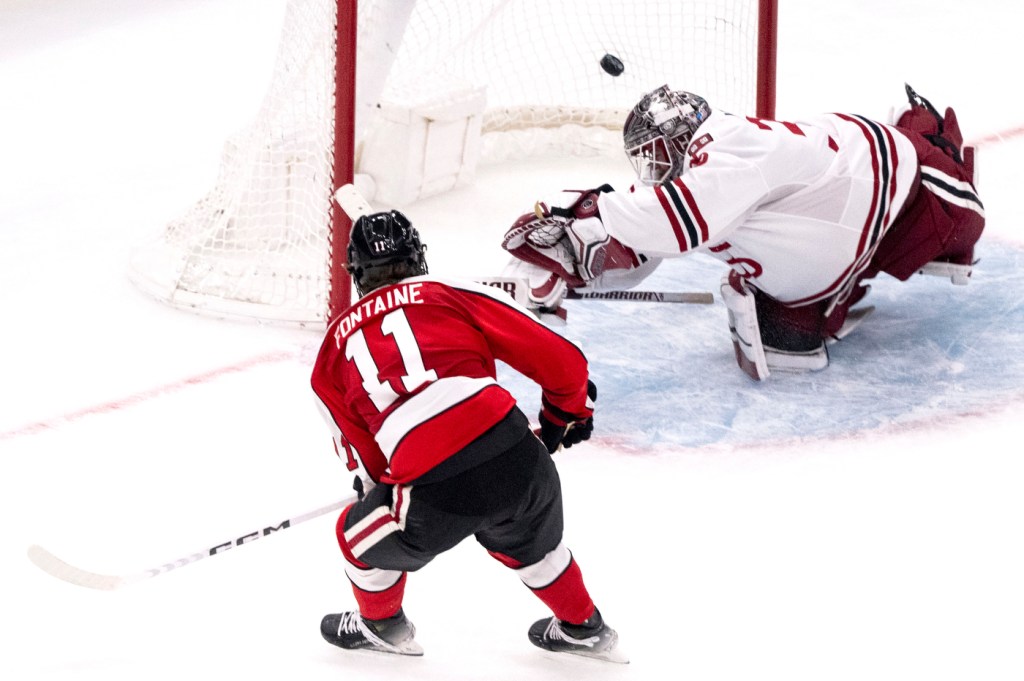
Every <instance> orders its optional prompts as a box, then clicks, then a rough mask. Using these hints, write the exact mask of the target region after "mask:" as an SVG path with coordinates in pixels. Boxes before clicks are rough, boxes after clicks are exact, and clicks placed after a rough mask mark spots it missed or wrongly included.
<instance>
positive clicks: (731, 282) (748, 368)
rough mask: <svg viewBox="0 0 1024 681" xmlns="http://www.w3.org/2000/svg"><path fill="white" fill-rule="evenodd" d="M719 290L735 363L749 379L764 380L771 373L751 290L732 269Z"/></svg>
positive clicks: (723, 279)
mask: <svg viewBox="0 0 1024 681" xmlns="http://www.w3.org/2000/svg"><path fill="white" fill-rule="evenodd" d="M721 292H722V300H723V301H725V307H726V309H727V310H728V311H729V333H730V334H731V335H732V345H733V349H734V350H735V352H736V363H737V364H739V367H740V369H742V370H743V372H744V373H745V374H747V375H748V376H750V377H751V378H752V379H754V380H755V381H763V380H765V379H767V378H768V376H769V375H770V373H769V371H768V361H767V359H766V358H765V353H764V346H763V345H762V343H761V329H760V327H759V325H758V323H757V306H756V304H755V302H754V293H753V291H752V290H751V289H750V287H748V286H747V285H746V284H744V283H743V281H742V280H741V279H740V278H739V276H737V275H736V273H735V271H733V272H730V273H729V275H727V276H725V277H723V278H722V287H721Z"/></svg>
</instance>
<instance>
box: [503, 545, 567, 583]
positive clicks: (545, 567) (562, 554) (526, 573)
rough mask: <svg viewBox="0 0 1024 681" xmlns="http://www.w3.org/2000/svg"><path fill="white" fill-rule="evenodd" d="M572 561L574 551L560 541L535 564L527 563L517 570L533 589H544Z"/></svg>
mask: <svg viewBox="0 0 1024 681" xmlns="http://www.w3.org/2000/svg"><path fill="white" fill-rule="evenodd" d="M570 562H572V553H570V552H569V549H568V548H566V546H565V544H563V543H561V542H559V543H558V546H556V547H555V548H553V549H551V550H550V551H548V554H547V555H546V556H544V557H543V558H541V559H540V560H539V561H537V562H536V563H534V564H533V565H526V566H524V567H521V568H519V569H518V570H516V574H518V575H519V579H521V580H523V584H525V585H526V586H528V587H530V588H531V589H543V588H544V587H546V586H548V585H550V584H551V583H552V582H553V581H555V580H556V579H558V577H559V576H560V575H561V574H562V573H563V572H565V569H566V568H567V567H569V563H570Z"/></svg>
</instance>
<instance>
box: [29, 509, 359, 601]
mask: <svg viewBox="0 0 1024 681" xmlns="http://www.w3.org/2000/svg"><path fill="white" fill-rule="evenodd" d="M355 500H356V496H355V495H352V496H350V497H347V498H345V499H342V500H341V501H335V502H334V503H331V504H328V505H327V506H321V507H320V508H318V509H315V510H312V511H308V512H306V513H303V514H302V515H298V516H295V517H294V518H286V519H285V520H282V521H281V522H280V523H278V524H277V525H269V526H266V527H263V528H258V529H256V530H253V531H252V532H247V533H245V534H243V535H241V536H238V537H235V538H233V539H229V540H228V541H225V542H221V543H219V544H215V545H213V546H211V547H210V548H207V549H203V550H202V551H196V552H195V553H190V554H189V555H187V556H182V557H181V558H177V559H175V560H172V561H170V562H168V563H164V564H163V565H160V566H158V567H154V568H150V569H148V570H143V571H142V572H136V573H134V574H129V575H101V574H98V573H96V572H89V571H88V570H83V569H82V568H80V567H75V566H74V565H72V564H70V563H67V562H65V561H63V560H61V559H60V558H58V557H57V556H55V555H53V554H52V553H50V552H49V551H47V550H46V549H44V548H43V547H42V546H38V545H36V544H33V545H32V546H30V547H28V559H29V560H30V561H32V563H33V564H35V566H36V567H38V568H39V569H40V570H42V571H43V572H45V573H47V574H49V575H51V576H53V577H56V578H57V579H62V580H64V581H65V582H70V583H71V584H75V585H77V586H84V587H88V588H90V589H99V590H100V591H113V590H114V589H120V588H122V587H125V586H128V585H129V584H134V583H135V582H141V581H142V580H144V579H149V578H151V577H157V576H159V575H162V574H165V573H167V572H170V571H171V570H177V569H178V568H180V567H185V566H186V565H191V564H192V563H195V562H196V561H199V560H202V559H203V558H209V557H210V556H219V555H220V554H222V553H224V552H225V551H227V550H229V549H231V548H234V547H236V546H242V545H243V544H248V543H250V542H253V541H256V540H257V539H259V538H260V537H266V536H267V535H269V534H272V533H274V532H280V531H281V530H286V529H288V528H289V527H293V526H295V525H298V524H299V523H303V522H306V521H307V520H312V519H313V518H318V517H320V516H322V515H326V514H327V513H330V512H331V511H337V510H340V509H342V508H344V507H345V506H348V505H349V504H351V503H352V502H354V501H355Z"/></svg>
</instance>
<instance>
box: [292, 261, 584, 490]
mask: <svg viewBox="0 0 1024 681" xmlns="http://www.w3.org/2000/svg"><path fill="white" fill-rule="evenodd" d="M496 360H500V361H502V362H504V363H505V364H507V365H509V366H510V367H512V368H513V369H515V370H516V371H519V372H520V373H522V374H523V375H525V376H527V377H529V378H531V379H533V380H534V381H535V382H536V383H538V384H539V385H540V386H541V388H542V389H543V394H544V397H545V398H546V399H547V400H548V401H549V402H551V403H552V404H553V405H554V406H556V407H558V408H560V409H562V410H564V411H566V412H569V413H571V414H575V415H578V416H580V417H581V418H585V417H588V416H590V413H591V411H590V409H589V408H588V407H587V406H586V401H587V360H586V358H585V357H584V355H583V353H582V352H581V350H580V349H579V348H578V347H577V346H576V345H574V344H573V343H571V342H570V341H568V340H566V339H565V338H563V337H562V336H559V335H558V334H557V333H555V332H554V331H552V330H550V329H548V328H547V327H546V326H544V325H543V324H541V323H540V322H538V321H537V320H536V318H535V317H534V316H533V315H532V314H530V312H528V311H527V310H526V309H524V308H522V307H521V306H519V305H518V304H517V303H515V302H514V301H513V300H512V299H511V298H510V297H509V296H508V295H507V294H506V293H504V292H503V291H501V290H499V289H496V288H493V287H490V286H484V285H481V284H476V283H473V282H453V281H446V280H441V279H437V278H435V277H427V276H423V277H412V278H409V279H405V280H403V281H401V282H399V283H397V284H392V285H390V286H385V287H382V288H380V289H377V290H375V291H373V292H372V293H369V294H368V295H366V296H364V297H363V298H362V299H360V300H359V301H358V302H357V303H355V304H354V305H353V306H352V307H350V308H349V309H348V310H346V311H345V312H344V313H342V314H341V315H339V316H338V317H336V318H335V319H334V320H333V321H332V322H331V323H330V325H329V326H328V327H327V334H326V337H325V338H324V342H323V344H322V345H321V347H320V353H319V355H318V357H317V360H316V363H315V365H314V367H313V376H312V386H313V391H314V392H315V393H316V395H317V397H318V398H319V399H320V402H321V403H322V406H323V408H324V409H325V417H327V419H328V421H329V423H331V424H332V425H334V426H336V427H337V432H336V433H335V436H336V438H337V442H340V444H341V445H342V446H343V447H344V448H345V449H344V452H342V451H341V450H339V454H341V455H347V456H348V457H349V464H350V468H353V469H354V468H355V466H356V463H355V457H358V459H359V461H360V462H361V463H362V465H363V468H364V469H365V470H366V472H367V474H368V475H369V476H370V478H372V479H373V480H374V481H376V482H381V481H383V482H387V483H409V482H412V481H414V480H415V479H416V478H418V477H420V476H422V475H424V474H425V473H427V472H428V471H430V470H431V469H432V468H433V467H435V466H437V465H438V464H439V463H441V462H443V461H444V460H445V459H447V458H448V457H450V456H451V455H453V454H455V453H456V452H458V451H459V450H461V449H462V448H464V447H466V446H467V445H468V444H470V443H471V442H473V441H474V440H475V439H477V438H478V437H480V436H481V435H482V434H483V433H485V432H486V431H487V430H488V429H489V428H491V427H492V426H494V425H495V424H496V423H498V422H499V421H501V420H502V419H503V418H504V417H505V416H506V415H508V413H509V412H510V411H511V410H512V408H513V407H514V406H515V404H516V401H515V398H513V397H512V395H511V394H509V393H508V391H506V390H505V389H504V388H502V387H501V386H500V385H498V383H497V381H496V374H495V370H496V366H495V361H496Z"/></svg>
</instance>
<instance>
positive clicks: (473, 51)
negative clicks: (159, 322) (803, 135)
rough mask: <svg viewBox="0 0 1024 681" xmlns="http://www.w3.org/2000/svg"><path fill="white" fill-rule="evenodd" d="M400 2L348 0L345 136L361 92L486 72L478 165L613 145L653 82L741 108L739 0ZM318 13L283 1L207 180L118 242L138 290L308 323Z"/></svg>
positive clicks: (329, 45)
mask: <svg viewBox="0 0 1024 681" xmlns="http://www.w3.org/2000/svg"><path fill="white" fill-rule="evenodd" d="M408 2H409V0H405V2H399V1H398V0H360V2H359V22H358V25H359V30H358V35H359V46H358V47H359V52H358V56H357V62H358V63H359V71H358V75H357V80H358V82H359V83H360V85H359V97H361V98H362V100H360V99H358V98H357V101H356V110H357V119H356V130H357V138H358V136H359V135H360V134H362V132H363V131H365V130H366V129H367V128H368V126H370V125H371V124H372V122H373V121H372V120H371V119H372V116H373V112H374V105H375V104H376V102H377V101H379V100H384V101H395V102H400V101H412V102H415V101H420V100H422V99H424V98H427V97H429V98H435V99H436V98H437V97H438V95H439V94H440V93H441V92H442V91H443V90H444V89H445V88H447V87H463V86H465V85H470V86H478V87H484V88H486V100H487V108H486V111H485V114H484V121H483V132H484V135H483V137H482V139H481V145H480V149H481V159H480V161H481V162H482V163H486V162H488V161H489V160H495V159H500V158H504V157H507V156H509V155H515V156H519V157H522V156H530V155H543V154H545V153H559V154H563V153H574V154H580V155H588V154H594V153H622V152H621V147H620V146H619V144H620V142H619V139H618V134H619V130H620V129H621V125H622V121H623V119H624V116H625V112H626V111H627V110H628V109H629V108H630V107H631V106H632V104H633V103H634V102H635V100H636V99H638V98H639V96H640V95H641V94H642V93H644V92H646V91H648V90H650V89H653V88H654V87H657V86H659V85H662V84H664V83H668V84H669V85H670V86H672V87H673V88H677V89H686V90H691V91H693V92H697V93H700V94H702V95H704V96H706V97H707V99H708V100H709V102H710V103H711V105H712V106H713V107H718V108H721V109H725V110H728V111H733V112H736V113H747V114H753V113H754V106H755V98H756V91H757V90H756V88H757V83H756V68H757V63H756V62H757V37H758V26H757V19H758V14H757V12H758V2H757V0H717V1H715V0H707V1H701V0H683V1H680V0H645V1H635V2H634V1H627V0H583V1H579V2H551V1H550V0H474V2H464V1H460V0H420V1H419V2H416V3H415V4H414V5H412V9H411V13H409V14H408V24H407V26H405V30H404V33H402V32H401V28H402V22H399V21H396V20H395V10H396V6H399V5H402V6H405V5H406V4H407V3H408ZM335 13H336V4H335V0H292V1H291V2H290V3H289V4H288V6H287V10H286V13H285V21H284V25H283V28H282V37H281V43H280V46H279V48H278V57H277V62H276V66H275V71H274V74H273V77H272V81H271V85H270V88H269V91H268V93H267V95H266V97H265V99H264V101H263V105H262V107H261V109H260V111H259V112H258V114H257V115H256V118H255V119H254V121H253V123H252V124H251V126H250V127H249V128H247V129H246V130H244V131H242V132H241V133H239V134H238V135H236V136H235V137H233V138H232V139H230V140H229V141H228V142H227V143H226V144H225V146H224V151H223V155H222V164H221V169H220V173H219V177H218V180H217V182H216V184H215V186H214V187H213V189H212V190H211V191H210V193H209V194H208V195H207V196H205V197H204V198H203V199H201V200H200V201H199V202H198V203H197V204H196V205H195V206H193V207H192V208H191V210H189V211H187V212H186V214H185V215H183V216H182V217H181V218H180V219H179V220H175V221H174V222H172V223H171V224H169V225H167V226H166V228H164V229H163V230H162V231H161V232H160V233H159V234H158V235H157V237H156V238H155V239H153V240H152V241H150V242H148V243H147V244H145V245H143V246H142V247H140V248H138V249H137V250H136V252H135V253H134V256H133V259H132V263H131V267H130V272H131V276H132V279H133V280H134V281H135V282H136V283H137V284H138V285H139V286H140V287H141V288H143V289H144V290H146V291H147V292H149V293H151V294H153V295H155V296H157V297H159V298H161V299H163V300H166V301H167V302H170V303H171V304H173V305H176V306H178V307H183V308H187V309H192V310H195V311H200V312H207V313H212V314H217V315H221V316H244V317H255V318H260V319H269V320H276V321H286V322H294V323H299V324H315V325H319V324H322V323H324V317H325V314H326V310H327V297H328V293H329V291H328V288H329V280H330V279H329V276H328V274H329V271H330V267H331V264H330V262H329V248H328V234H329V220H330V217H329V216H330V195H331V191H332V189H333V186H334V182H333V181H332V178H331V168H332V162H333V143H334V142H333V129H334V118H333V101H334V92H333V88H334V54H335V51H334V50H335V31H334V23H335ZM406 13H408V12H407V11H406ZM402 18H403V19H404V16H403V17H402ZM396 31H398V34H397V35H396ZM395 46H397V48H398V49H397V51H394V50H393V49H392V48H394V47H395ZM382 47H383V48H385V49H384V52H385V53H389V54H392V55H393V57H394V62H393V65H392V66H391V67H390V69H389V68H388V67H387V65H386V64H383V63H382V60H381V58H380V55H381V53H382V52H381V49H382ZM606 53H610V54H613V55H615V56H616V57H618V58H619V59H620V60H621V61H622V62H623V63H624V65H625V71H624V72H623V73H622V75H620V76H619V77H611V76H610V75H608V74H607V73H605V72H604V71H603V70H602V69H601V68H600V66H599V62H600V60H601V58H602V56H604V55H605V54H606ZM385 78H386V80H385ZM353 96H354V95H353ZM552 131H554V132H552Z"/></svg>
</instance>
